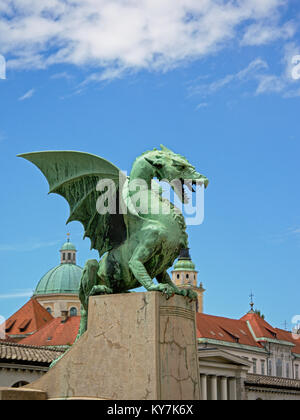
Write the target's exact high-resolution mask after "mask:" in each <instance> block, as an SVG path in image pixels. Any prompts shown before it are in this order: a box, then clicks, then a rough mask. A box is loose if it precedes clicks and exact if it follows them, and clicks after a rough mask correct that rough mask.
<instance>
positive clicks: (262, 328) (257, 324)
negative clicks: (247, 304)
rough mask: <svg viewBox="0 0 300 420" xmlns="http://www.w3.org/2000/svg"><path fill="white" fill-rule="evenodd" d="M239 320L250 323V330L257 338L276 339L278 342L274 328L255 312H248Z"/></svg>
mask: <svg viewBox="0 0 300 420" xmlns="http://www.w3.org/2000/svg"><path fill="white" fill-rule="evenodd" d="M241 320H243V321H249V322H250V324H251V328H252V330H253V332H254V334H255V336H256V337H257V338H260V337H265V338H277V339H278V340H279V338H278V337H277V330H276V328H273V327H272V326H271V325H270V324H268V323H267V322H266V321H265V320H264V319H263V318H262V317H261V316H259V315H258V314H256V313H255V312H248V313H247V314H246V315H244V316H243V317H242V318H241Z"/></svg>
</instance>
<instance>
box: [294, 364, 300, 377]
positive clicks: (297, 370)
mask: <svg viewBox="0 0 300 420" xmlns="http://www.w3.org/2000/svg"><path fill="white" fill-rule="evenodd" d="M295 379H299V365H295Z"/></svg>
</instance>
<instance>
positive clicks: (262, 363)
mask: <svg viewBox="0 0 300 420" xmlns="http://www.w3.org/2000/svg"><path fill="white" fill-rule="evenodd" d="M260 365H261V374H262V375H265V374H266V372H265V361H264V360H261V361H260Z"/></svg>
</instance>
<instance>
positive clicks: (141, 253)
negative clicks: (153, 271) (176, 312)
mask: <svg viewBox="0 0 300 420" xmlns="http://www.w3.org/2000/svg"><path fill="white" fill-rule="evenodd" d="M151 245H152V246H151ZM154 251H155V247H154V246H153V244H151V242H150V243H149V242H148V243H147V241H146V242H145V243H144V245H140V246H139V247H138V248H136V250H135V251H134V253H133V255H132V257H131V259H130V260H129V263H128V265H129V268H130V270H131V271H132V273H133V275H134V277H135V278H136V279H137V280H138V281H139V283H140V284H141V285H142V286H144V287H145V289H147V290H148V291H149V292H150V291H160V292H162V293H164V294H165V295H166V297H167V299H168V298H169V297H171V296H173V295H174V289H173V287H172V286H171V285H170V284H168V283H159V284H155V283H154V282H153V280H152V279H151V277H150V276H149V274H148V271H147V270H146V268H145V265H144V264H145V263H146V262H147V261H149V259H150V258H151V257H152V255H153V254H154Z"/></svg>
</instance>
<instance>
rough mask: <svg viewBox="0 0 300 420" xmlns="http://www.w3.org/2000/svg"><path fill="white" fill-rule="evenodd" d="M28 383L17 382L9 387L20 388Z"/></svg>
mask: <svg viewBox="0 0 300 420" xmlns="http://www.w3.org/2000/svg"><path fill="white" fill-rule="evenodd" d="M28 384H29V382H26V381H18V382H16V383H15V384H13V385H12V386H11V387H12V388H20V386H24V385H28Z"/></svg>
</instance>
